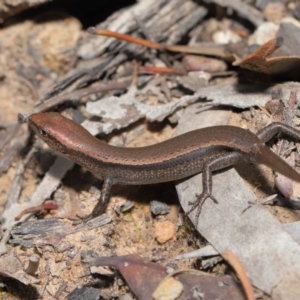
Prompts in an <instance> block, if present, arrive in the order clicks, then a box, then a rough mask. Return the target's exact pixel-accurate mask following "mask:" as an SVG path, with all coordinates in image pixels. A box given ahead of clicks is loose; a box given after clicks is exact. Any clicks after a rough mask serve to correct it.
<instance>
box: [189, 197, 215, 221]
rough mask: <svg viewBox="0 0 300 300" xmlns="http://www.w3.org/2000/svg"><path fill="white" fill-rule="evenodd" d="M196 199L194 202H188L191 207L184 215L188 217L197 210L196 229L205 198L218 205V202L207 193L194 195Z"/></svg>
mask: <svg viewBox="0 0 300 300" xmlns="http://www.w3.org/2000/svg"><path fill="white" fill-rule="evenodd" d="M196 197H197V199H196V200H195V201H190V202H189V203H188V204H189V205H192V207H191V208H190V209H189V210H188V211H187V212H186V213H185V215H189V214H190V213H191V212H192V211H194V210H195V209H196V208H197V213H196V224H195V226H196V227H198V222H199V217H200V213H201V209H202V206H203V204H204V202H205V200H206V199H207V198H210V199H211V200H213V202H215V203H216V204H217V203H218V200H217V199H216V198H215V197H214V196H213V195H211V194H210V193H208V192H202V193H201V194H200V195H199V194H196Z"/></svg>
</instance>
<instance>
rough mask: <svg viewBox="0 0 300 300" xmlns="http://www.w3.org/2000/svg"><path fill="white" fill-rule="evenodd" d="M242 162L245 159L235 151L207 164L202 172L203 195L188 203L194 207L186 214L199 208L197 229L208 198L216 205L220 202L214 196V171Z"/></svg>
mask: <svg viewBox="0 0 300 300" xmlns="http://www.w3.org/2000/svg"><path fill="white" fill-rule="evenodd" d="M241 160H243V158H242V156H241V155H240V153H238V152H234V151H233V152H228V153H227V154H225V155H220V156H217V157H215V158H214V159H212V160H210V161H209V162H206V163H205V165H204V166H203V171H202V185H203V190H202V193H201V194H200V195H198V194H197V195H196V197H197V199H196V200H195V201H191V202H189V203H188V204H189V205H191V206H192V207H190V208H189V210H188V211H187V212H186V213H185V214H186V215H189V214H190V213H191V212H192V211H194V210H195V209H196V208H197V212H196V216H195V219H194V220H195V226H196V227H198V222H199V217H200V213H201V210H202V206H203V204H204V202H205V200H206V199H207V198H210V199H212V200H213V202H215V203H216V204H217V203H218V200H217V199H216V198H215V197H214V196H213V194H212V171H216V170H221V169H224V168H226V167H229V166H232V165H234V164H236V163H237V162H239V161H241Z"/></svg>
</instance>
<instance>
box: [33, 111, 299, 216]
mask: <svg viewBox="0 0 300 300" xmlns="http://www.w3.org/2000/svg"><path fill="white" fill-rule="evenodd" d="M29 124H30V126H31V127H32V129H33V130H34V132H35V133H36V134H37V135H38V136H39V137H40V138H41V139H42V140H43V141H45V142H46V143H47V144H48V145H49V146H50V147H51V148H52V149H54V150H55V151H57V152H58V153H60V154H61V155H63V156H64V157H66V158H68V159H70V160H72V161H74V162H75V163H77V164H79V165H81V166H83V167H85V168H86V169H87V170H89V171H90V172H92V173H93V174H94V175H96V176H97V177H98V178H100V179H102V180H104V183H103V187H102V192H101V198H100V200H99V202H98V203H97V205H96V206H95V208H94V209H93V211H92V214H91V217H96V216H98V215H99V214H101V213H103V211H104V210H105V208H106V204H107V202H108V200H109V195H110V190H111V187H112V186H113V185H115V184H125V185H129V184H133V185H139V184H152V183H160V182H167V181H173V180H178V179H182V178H186V177H189V176H192V175H195V174H197V173H200V172H203V179H202V180H203V191H202V193H201V194H200V195H198V196H197V199H196V200H195V201H193V202H190V203H189V204H190V205H191V209H190V211H189V212H191V211H193V210H194V209H195V208H197V207H198V210H197V218H198V217H199V215H200V212H201V207H202V204H203V203H204V201H205V200H206V199H207V198H211V199H212V200H213V201H214V202H216V203H217V200H216V199H215V198H214V197H213V195H212V171H216V170H220V169H223V168H226V167H229V166H232V165H234V164H236V163H238V162H240V161H248V162H251V163H261V164H264V165H266V166H268V167H270V168H271V169H273V170H274V171H276V172H278V173H281V174H282V175H285V176H286V177H289V178H290V179H292V180H294V181H297V182H300V174H299V173H298V172H296V171H295V170H294V169H293V168H292V167H291V166H289V165H288V164H287V163H286V162H285V161H284V160H283V159H281V158H280V157H279V156H278V155H276V154H275V153H273V152H272V151H271V150H270V149H269V148H268V147H267V146H266V145H265V142H267V141H268V140H270V139H271V138H272V137H273V136H274V135H275V134H277V133H279V132H281V133H283V134H284V135H286V136H288V137H291V138H294V139H296V140H300V131H298V130H296V129H294V128H292V127H290V126H287V125H285V124H282V123H272V124H270V125H268V126H267V127H265V128H263V129H262V130H260V131H259V132H258V133H257V134H256V135H255V134H253V133H251V132H250V131H248V130H245V129H242V128H239V127H234V126H214V127H207V128H203V129H198V130H194V131H191V132H188V133H185V134H183V135H180V136H177V137H174V138H171V139H169V140H166V141H164V142H161V143H158V144H155V145H151V146H146V147H138V148H125V147H124V148H122V147H114V146H111V145H108V144H106V143H104V142H102V141H101V140H99V139H97V138H96V137H94V136H92V135H91V134H90V133H89V132H88V131H87V130H86V129H84V128H83V127H82V126H80V125H78V124H76V123H74V122H73V121H71V120H69V119H67V118H65V117H64V116H62V115H60V114H59V113H53V112H49V113H37V114H32V115H31V116H30V118H29Z"/></svg>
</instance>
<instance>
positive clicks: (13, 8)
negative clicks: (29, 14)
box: [0, 0, 51, 22]
mask: <svg viewBox="0 0 300 300" xmlns="http://www.w3.org/2000/svg"><path fill="white" fill-rule="evenodd" d="M50 1H51V0H20V1H13V0H1V1H0V22H3V21H4V20H6V19H8V18H9V17H11V16H13V15H15V14H18V13H20V12H22V11H24V10H26V9H28V8H32V7H36V6H38V5H41V4H43V3H47V2H50Z"/></svg>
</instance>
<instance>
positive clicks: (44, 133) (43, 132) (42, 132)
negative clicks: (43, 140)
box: [39, 128, 48, 136]
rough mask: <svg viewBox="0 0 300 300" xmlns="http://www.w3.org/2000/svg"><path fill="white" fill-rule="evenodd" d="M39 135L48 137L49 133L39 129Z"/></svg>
mask: <svg viewBox="0 0 300 300" xmlns="http://www.w3.org/2000/svg"><path fill="white" fill-rule="evenodd" d="M39 134H40V135H42V136H47V135H48V133H47V132H46V131H45V130H43V129H42V128H39Z"/></svg>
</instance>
